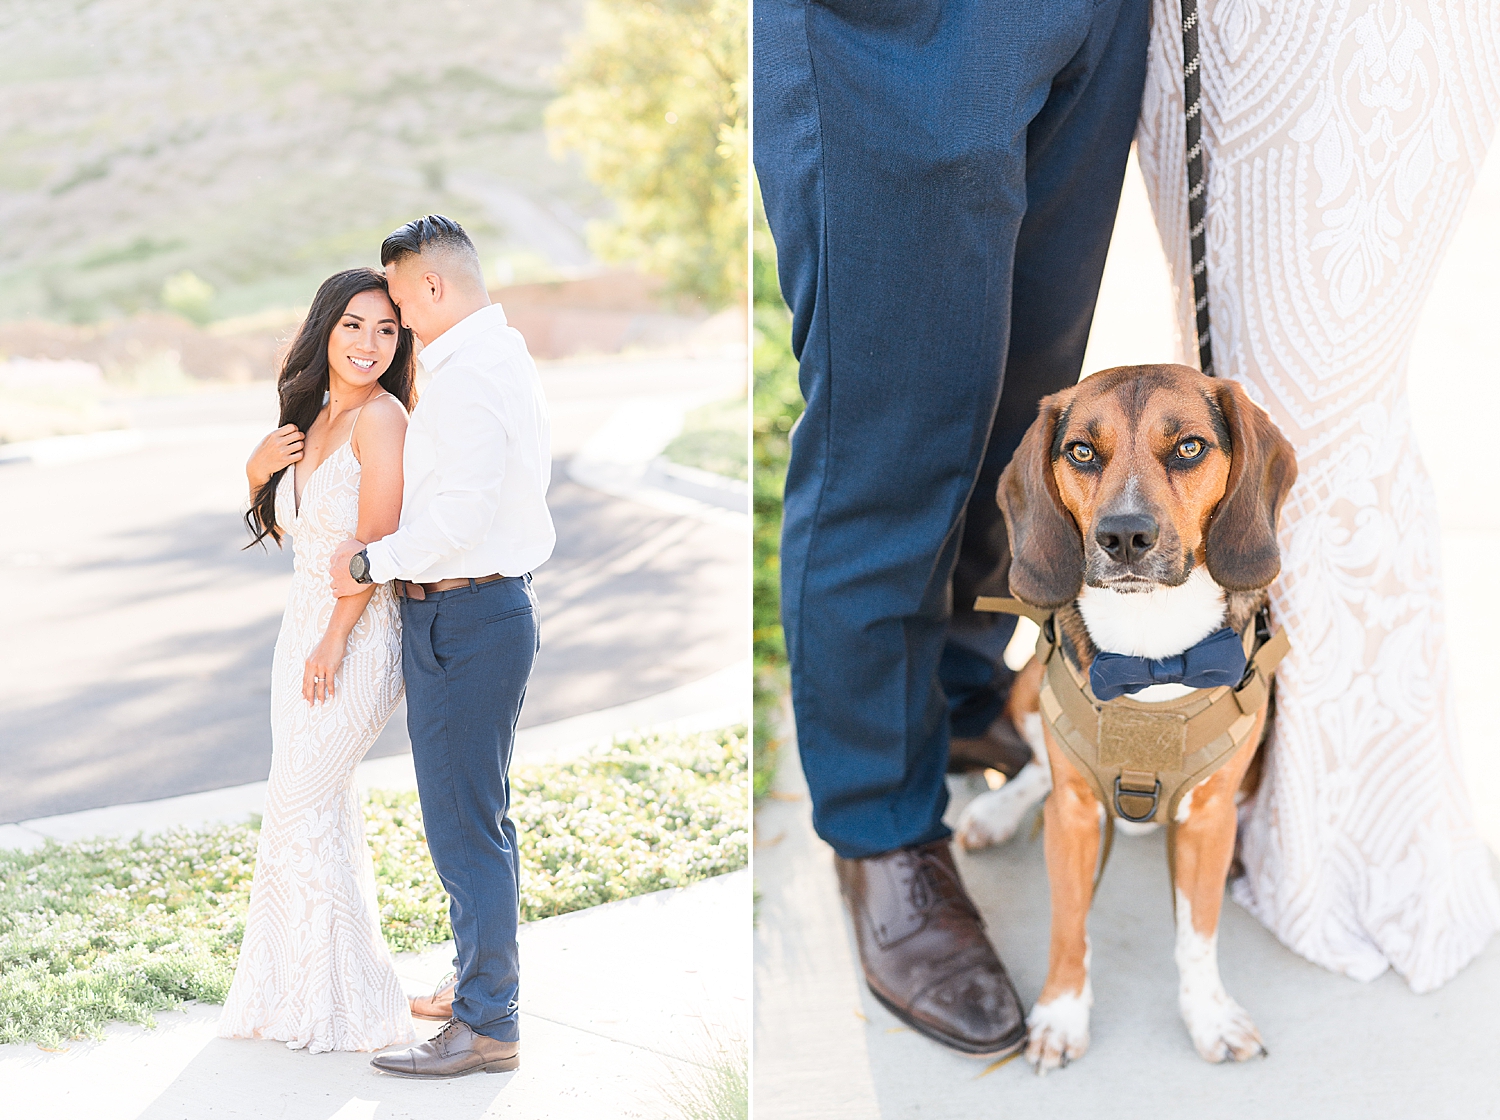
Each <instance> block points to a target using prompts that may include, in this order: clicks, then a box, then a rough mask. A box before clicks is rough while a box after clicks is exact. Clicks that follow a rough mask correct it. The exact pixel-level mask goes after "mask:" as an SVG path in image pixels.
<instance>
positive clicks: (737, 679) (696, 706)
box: [0, 661, 751, 851]
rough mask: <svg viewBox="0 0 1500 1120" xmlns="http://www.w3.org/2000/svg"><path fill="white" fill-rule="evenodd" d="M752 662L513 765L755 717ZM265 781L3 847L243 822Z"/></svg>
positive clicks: (402, 777) (392, 773)
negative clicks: (624, 737)
mask: <svg viewBox="0 0 1500 1120" xmlns="http://www.w3.org/2000/svg"><path fill="white" fill-rule="evenodd" d="M749 682H750V664H749V662H748V661H740V662H736V663H735V664H733V665H728V666H726V667H725V668H723V669H720V670H719V671H718V672H716V673H713V674H711V675H710V676H707V677H704V678H702V679H701V680H696V681H693V682H691V683H690V684H685V685H680V686H679V687H677V688H674V689H670V690H668V691H666V692H660V693H657V694H656V695H655V696H648V697H646V698H644V699H642V700H633V701H631V702H630V703H627V704H620V705H618V706H616V707H613V708H605V709H603V710H601V711H597V712H587V713H585V714H583V715H579V716H571V717H569V718H568V719H561V720H557V721H556V722H554V723H544V724H540V725H538V726H536V727H526V728H522V729H521V730H520V731H518V732H516V744H515V751H514V754H513V756H512V760H511V765H512V766H517V765H520V766H525V765H531V764H536V763H556V762H566V761H568V760H569V759H573V758H577V757H578V756H580V755H582V754H586V753H587V752H588V751H589V750H591V749H592V748H593V747H595V746H597V745H599V744H601V743H606V742H609V741H611V740H612V739H613V738H614V737H615V736H616V735H619V734H622V733H630V732H636V733H648V734H649V733H656V734H661V733H666V732H677V733H680V734H690V733H692V732H696V731H709V730H713V729H715V728H719V727H726V726H728V725H730V724H734V723H746V722H748V721H749V719H750V710H751V699H750V684H749ZM355 782H356V783H357V785H358V786H359V788H360V789H361V790H370V789H395V790H407V789H415V788H416V785H417V779H416V773H415V771H414V770H413V769H412V762H411V755H410V754H400V755H392V756H391V757H389V758H375V759H371V760H369V761H368V762H362V763H360V765H359V768H358V769H357V770H356V771H355ZM266 784H267V783H265V782H250V783H248V784H246V785H241V786H229V787H227V788H224V789H215V790H206V791H204V792H202V793H186V794H182V795H180V796H178V797H165V798H162V799H160V800H158V801H138V802H134V803H131V804H126V805H109V806H105V807H103V808H99V809H85V810H83V811H81V812H77V813H64V814H61V815H59V816H55V817H40V818H37V819H34V820H27V821H20V822H19V823H16V824H6V825H0V849H3V848H11V849H20V850H22V851H31V850H34V849H36V848H39V847H41V846H42V845H43V844H45V843H46V842H47V841H48V840H56V841H59V842H61V843H66V842H68V841H71V840H85V839H92V838H94V837H101V836H127V837H128V836H135V835H138V834H140V833H148V834H149V833H156V832H161V831H163V830H165V829H169V828H193V827H199V826H203V825H213V824H238V823H240V822H242V821H244V820H245V819H246V818H247V817H249V816H250V815H251V814H252V813H259V812H261V811H262V810H263V809H264V808H265V804H266Z"/></svg>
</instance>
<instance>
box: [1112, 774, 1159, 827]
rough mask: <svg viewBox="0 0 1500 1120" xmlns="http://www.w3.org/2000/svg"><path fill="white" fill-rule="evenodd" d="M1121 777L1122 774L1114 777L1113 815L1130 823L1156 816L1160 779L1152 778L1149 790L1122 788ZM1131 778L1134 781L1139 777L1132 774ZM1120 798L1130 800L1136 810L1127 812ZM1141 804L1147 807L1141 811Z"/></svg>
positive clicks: (1140, 821)
mask: <svg viewBox="0 0 1500 1120" xmlns="http://www.w3.org/2000/svg"><path fill="white" fill-rule="evenodd" d="M1123 777H1124V775H1123V774H1122V775H1121V776H1120V777H1119V778H1116V779H1115V816H1117V817H1119V818H1120V819H1121V820H1125V821H1130V822H1131V823H1132V824H1144V823H1145V822H1146V821H1149V820H1150V819H1151V818H1152V817H1154V816H1156V807H1157V803H1158V802H1159V801H1160V800H1161V779H1160V778H1155V779H1153V781H1152V788H1151V789H1150V790H1144V789H1122V788H1121V787H1120V781H1121V779H1122V778H1123ZM1131 780H1132V782H1134V781H1138V780H1139V779H1138V778H1136V777H1135V776H1134V775H1132V778H1131ZM1122 799H1123V800H1125V801H1130V802H1132V803H1133V807H1134V808H1135V809H1136V810H1137V811H1136V812H1133V813H1132V812H1129V811H1128V810H1127V809H1126V808H1125V806H1124V805H1123V804H1122ZM1143 804H1145V805H1147V806H1148V807H1147V808H1146V809H1145V810H1144V811H1143V812H1142V811H1140V809H1141V806H1142V805H1143Z"/></svg>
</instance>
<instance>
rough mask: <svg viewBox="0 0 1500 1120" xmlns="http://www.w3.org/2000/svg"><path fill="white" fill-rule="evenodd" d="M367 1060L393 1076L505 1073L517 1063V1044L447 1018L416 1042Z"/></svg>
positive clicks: (419, 1076)
mask: <svg viewBox="0 0 1500 1120" xmlns="http://www.w3.org/2000/svg"><path fill="white" fill-rule="evenodd" d="M370 1064H371V1065H372V1066H374V1067H375V1068H376V1069H378V1070H380V1071H381V1072H382V1073H391V1074H395V1075H396V1076H397V1077H415V1078H421V1079H424V1080H432V1081H436V1080H440V1079H446V1078H450V1077H462V1076H464V1074H466V1073H476V1072H478V1071H479V1070H484V1072H485V1073H506V1072H508V1071H509V1070H513V1069H518V1068H520V1065H521V1044H520V1043H519V1042H501V1041H500V1040H499V1039H498V1038H489V1037H488V1036H486V1035H482V1034H479V1033H478V1032H476V1031H475V1030H474V1029H473V1028H472V1027H470V1026H469V1024H467V1023H465V1022H462V1021H461V1020H458V1019H450V1020H448V1023H447V1025H446V1026H445V1027H443V1029H442V1030H440V1031H438V1033H437V1034H435V1035H433V1036H432V1038H431V1039H430V1040H429V1041H427V1042H424V1043H422V1044H421V1045H420V1046H410V1047H408V1048H407V1049H405V1050H392V1051H390V1052H389V1053H385V1054H377V1055H376V1056H375V1057H374V1058H373V1059H371V1061H370Z"/></svg>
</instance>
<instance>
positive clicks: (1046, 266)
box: [939, 0, 1149, 735]
mask: <svg viewBox="0 0 1500 1120" xmlns="http://www.w3.org/2000/svg"><path fill="white" fill-rule="evenodd" d="M1148 35H1149V0H1122V2H1121V3H1120V4H1119V11H1118V15H1116V17H1115V18H1114V20H1113V22H1112V23H1110V24H1106V25H1102V26H1100V27H1099V28H1097V29H1096V30H1095V31H1094V32H1093V33H1092V34H1090V36H1089V38H1088V39H1086V40H1085V42H1084V44H1083V47H1082V48H1081V49H1080V50H1079V52H1078V54H1077V55H1076V56H1075V57H1074V58H1073V59H1072V60H1071V61H1070V62H1069V64H1068V66H1067V67H1065V68H1064V70H1063V71H1062V72H1061V73H1060V74H1058V75H1057V76H1056V77H1055V78H1054V80H1053V84H1052V93H1051V95H1050V96H1049V97H1048V99H1047V104H1046V105H1045V106H1044V107H1043V109H1042V111H1041V113H1040V114H1038V116H1037V117H1036V119H1035V120H1033V121H1032V122H1031V125H1030V127H1029V128H1028V129H1027V142H1026V197H1027V206H1026V216H1025V217H1024V218H1023V219H1022V221H1021V229H1020V233H1019V235H1018V236H1017V238H1016V252H1015V268H1014V272H1013V277H1014V279H1013V289H1012V297H1011V333H1010V346H1009V349H1008V352H1007V354H1006V359H1005V380H1004V387H1003V389H1002V391H1001V394H1000V406H999V409H998V410H997V412H996V414H995V423H994V427H993V429H992V430H991V433H990V441H989V445H988V447H987V449H986V451H985V457H984V463H983V465H982V466H981V467H980V471H979V478H978V482H977V483H976V485H975V487H974V493H973V495H972V496H971V497H970V499H969V505H968V508H967V509H966V511H965V516H964V528H963V540H962V544H961V545H960V547H959V557H958V564H957V566H956V567H955V569H954V573H953V616H952V618H951V619H950V621H949V624H948V636H947V643H946V645H945V646H944V650H943V666H942V668H941V669H940V670H939V676H940V678H941V680H942V682H943V690H944V693H945V694H946V695H947V697H948V704H949V708H950V710H951V711H952V713H953V718H952V729H953V733H954V734H955V735H979V734H982V733H983V731H984V729H985V728H986V727H987V726H988V725H989V723H990V721H992V720H993V719H994V717H995V716H996V715H998V714H999V712H1000V709H1001V706H1002V705H1003V704H1004V702H1005V698H1006V696H1007V695H1008V694H1009V691H1010V682H1011V679H1012V677H1013V675H1014V674H1011V673H1010V672H1008V671H1007V670H1006V669H1005V668H1004V667H1003V665H1000V664H998V663H999V660H1000V657H1001V655H1002V654H1003V653H1004V651H1005V646H1006V644H1007V643H1008V642H1009V641H1010V638H1011V635H1012V634H1013V633H1014V632H1015V626H1016V620H1015V617H1014V616H1013V615H1003V614H992V613H987V612H978V611H975V610H974V609H973V604H974V600H975V598H976V597H977V596H979V595H1009V594H1010V589H1009V586H1008V583H1007V580H1006V574H1007V571H1008V569H1009V564H1010V553H1009V547H1008V545H1007V543H1006V540H1005V521H1004V519H1003V518H1002V517H1001V516H1000V507H999V504H998V503H997V502H996V500H995V492H996V490H997V488H998V486H999V483H1000V472H1001V471H1003V470H1004V469H1005V467H1006V465H1007V464H1008V463H1009V462H1010V460H1011V456H1012V455H1014V454H1015V451H1016V448H1017V447H1019V446H1020V443H1021V437H1022V436H1023V435H1025V433H1026V429H1027V428H1028V427H1030V425H1031V422H1032V421H1033V420H1034V419H1036V413H1037V403H1038V402H1039V401H1040V400H1041V399H1042V398H1043V397H1045V396H1048V395H1049V394H1051V393H1056V392H1058V391H1059V390H1062V389H1065V388H1067V387H1068V386H1069V385H1072V384H1074V383H1075V382H1076V381H1077V380H1078V377H1079V373H1080V371H1081V370H1082V367H1083V354H1084V350H1085V349H1086V348H1087V346H1088V338H1089V328H1090V325H1091V324H1092V322H1093V318H1094V307H1095V304H1096V303H1097V302H1098V298H1099V284H1100V281H1101V280H1102V278H1103V275H1104V259H1105V256H1106V254H1107V252H1108V250H1109V240H1110V235H1111V234H1112V233H1113V231H1114V222H1115V214H1116V212H1117V211H1118V209H1119V203H1120V186H1121V183H1122V181H1123V179H1124V177H1125V163H1126V156H1127V155H1128V153H1129V149H1130V139H1131V136H1132V135H1133V134H1134V132H1135V122H1136V116H1137V113H1138V111H1139V107H1140V97H1141V89H1142V86H1143V85H1144V82H1145V74H1146V50H1147V45H1148ZM1142 357H1143V358H1145V357H1149V355H1143V356H1142ZM986 663H988V665H990V666H992V667H993V668H992V671H991V672H990V673H988V674H986V672H985V665H986Z"/></svg>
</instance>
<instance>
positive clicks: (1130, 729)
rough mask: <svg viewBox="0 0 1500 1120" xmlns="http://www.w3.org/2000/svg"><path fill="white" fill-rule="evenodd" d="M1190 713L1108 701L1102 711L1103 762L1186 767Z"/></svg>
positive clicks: (1142, 767)
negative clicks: (1184, 761) (1154, 709)
mask: <svg viewBox="0 0 1500 1120" xmlns="http://www.w3.org/2000/svg"><path fill="white" fill-rule="evenodd" d="M1187 732H1188V725H1187V717H1186V716H1185V715H1182V714H1180V713H1176V712H1143V711H1140V710H1139V709H1136V708H1127V707H1124V706H1122V705H1119V704H1106V705H1104V708H1103V710H1102V711H1101V712H1100V713H1099V764H1100V765H1101V766H1107V767H1116V766H1118V767H1121V768H1122V769H1129V770H1154V771H1157V772H1170V771H1176V770H1181V769H1182V760H1183V757H1184V755H1185V754H1186V753H1187Z"/></svg>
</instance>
